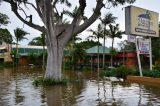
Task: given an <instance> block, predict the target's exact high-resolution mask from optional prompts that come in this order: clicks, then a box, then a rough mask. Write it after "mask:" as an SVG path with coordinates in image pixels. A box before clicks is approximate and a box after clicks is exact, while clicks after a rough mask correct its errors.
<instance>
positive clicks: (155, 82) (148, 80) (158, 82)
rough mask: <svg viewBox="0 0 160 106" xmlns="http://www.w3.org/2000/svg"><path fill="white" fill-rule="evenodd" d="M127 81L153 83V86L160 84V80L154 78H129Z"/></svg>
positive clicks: (130, 76) (129, 76)
mask: <svg viewBox="0 0 160 106" xmlns="http://www.w3.org/2000/svg"><path fill="white" fill-rule="evenodd" d="M126 80H127V81H129V82H136V83H140V82H144V83H151V84H160V78H153V77H140V76H132V75H128V76H127V79H126Z"/></svg>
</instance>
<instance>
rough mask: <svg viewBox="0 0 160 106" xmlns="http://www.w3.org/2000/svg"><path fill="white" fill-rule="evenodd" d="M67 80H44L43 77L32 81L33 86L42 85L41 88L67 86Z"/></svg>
mask: <svg viewBox="0 0 160 106" xmlns="http://www.w3.org/2000/svg"><path fill="white" fill-rule="evenodd" d="M67 83H68V80H67V79H62V80H54V79H44V78H43V77H40V78H38V79H36V80H34V81H33V85H35V86H38V85H43V86H54V85H67Z"/></svg>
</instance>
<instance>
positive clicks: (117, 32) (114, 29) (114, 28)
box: [109, 24, 124, 67]
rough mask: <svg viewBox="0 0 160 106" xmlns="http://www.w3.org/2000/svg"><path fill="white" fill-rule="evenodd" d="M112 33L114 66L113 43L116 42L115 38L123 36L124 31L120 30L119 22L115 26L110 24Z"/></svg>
mask: <svg viewBox="0 0 160 106" xmlns="http://www.w3.org/2000/svg"><path fill="white" fill-rule="evenodd" d="M109 28H110V35H109V37H110V38H111V39H112V47H111V67H113V53H112V52H113V44H114V38H122V34H124V32H122V31H120V30H119V24H116V25H115V26H114V25H112V24H110V25H109Z"/></svg>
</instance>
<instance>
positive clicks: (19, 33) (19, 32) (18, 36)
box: [14, 28, 29, 57]
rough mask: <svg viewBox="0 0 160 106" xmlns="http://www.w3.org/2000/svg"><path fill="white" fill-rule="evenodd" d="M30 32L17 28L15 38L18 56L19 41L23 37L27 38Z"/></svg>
mask: <svg viewBox="0 0 160 106" xmlns="http://www.w3.org/2000/svg"><path fill="white" fill-rule="evenodd" d="M27 34H29V33H27V32H26V31H24V30H23V29H21V28H16V29H15V30H14V35H15V40H16V57H18V43H19V41H22V40H23V39H27V38H26V37H25V36H26V35H27Z"/></svg>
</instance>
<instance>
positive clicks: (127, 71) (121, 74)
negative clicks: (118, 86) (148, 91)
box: [116, 66, 136, 79]
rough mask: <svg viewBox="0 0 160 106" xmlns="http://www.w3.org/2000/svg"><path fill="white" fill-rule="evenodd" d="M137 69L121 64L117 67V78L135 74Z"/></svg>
mask: <svg viewBox="0 0 160 106" xmlns="http://www.w3.org/2000/svg"><path fill="white" fill-rule="evenodd" d="M135 73H136V72H135V71H134V70H133V69H130V68H127V67H125V66H121V67H119V68H117V69H116V77H117V78H124V79H125V78H126V77H127V75H135Z"/></svg>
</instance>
